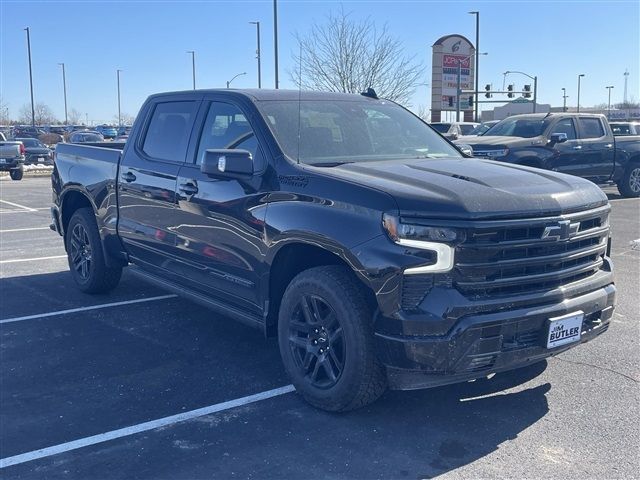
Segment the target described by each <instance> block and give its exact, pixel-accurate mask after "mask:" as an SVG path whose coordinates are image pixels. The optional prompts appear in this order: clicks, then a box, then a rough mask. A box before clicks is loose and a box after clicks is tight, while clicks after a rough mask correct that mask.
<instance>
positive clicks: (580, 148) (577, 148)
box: [573, 145, 582, 150]
mask: <svg viewBox="0 0 640 480" xmlns="http://www.w3.org/2000/svg"><path fill="white" fill-rule="evenodd" d="M573 149H574V150H582V145H576V146H575V147H573Z"/></svg>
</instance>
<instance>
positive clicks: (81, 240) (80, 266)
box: [69, 223, 93, 281]
mask: <svg viewBox="0 0 640 480" xmlns="http://www.w3.org/2000/svg"><path fill="white" fill-rule="evenodd" d="M69 253H70V254H71V262H72V264H73V268H74V269H75V270H76V272H77V273H78V275H79V276H80V278H81V279H82V280H84V281H88V280H89V275H90V274H91V262H92V261H93V260H92V255H91V243H90V241H89V234H88V233H87V230H86V229H85V228H84V225H82V224H81V223H77V224H75V225H74V226H73V230H72V231H71V239H70V242H69Z"/></svg>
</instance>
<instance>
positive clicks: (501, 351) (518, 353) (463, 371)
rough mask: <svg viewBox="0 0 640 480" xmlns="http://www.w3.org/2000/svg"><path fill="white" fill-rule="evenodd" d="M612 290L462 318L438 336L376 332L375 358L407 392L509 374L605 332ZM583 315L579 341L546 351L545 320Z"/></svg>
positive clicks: (603, 288) (391, 381)
mask: <svg viewBox="0 0 640 480" xmlns="http://www.w3.org/2000/svg"><path fill="white" fill-rule="evenodd" d="M615 295H616V288H615V286H614V285H613V283H609V284H607V285H604V286H601V287H599V288H597V289H595V290H593V291H590V292H588V293H584V294H581V295H579V296H575V297H572V298H567V299H565V300H561V301H558V302H556V303H552V304H544V305H537V306H536V305H528V306H522V307H520V308H511V307H510V306H509V304H508V303H505V304H503V306H502V308H501V309H499V310H495V311H493V312H490V313H476V314H470V315H467V316H463V317H461V318H460V319H459V320H458V321H457V322H456V323H455V324H454V326H453V327H452V328H451V329H450V330H449V331H448V332H447V333H446V334H445V335H439V336H428V335H406V334H387V333H382V332H380V331H378V332H377V333H376V343H377V349H378V355H379V358H380V360H381V361H382V362H383V364H384V365H385V366H386V367H387V373H388V377H389V385H390V387H391V388H392V389H400V390H410V389H417V388H427V387H433V386H437V385H445V384H449V383H457V382H461V381H465V380H470V379H474V378H480V377H485V376H487V375H489V374H491V373H495V372H501V371H506V370H511V369H514V368H518V367H522V366H526V365H529V364H531V363H534V362H536V361H539V360H542V359H544V358H547V357H550V356H552V355H556V354H558V353H560V352H563V351H565V350H568V349H569V348H572V347H575V346H576V345H579V344H580V343H584V342H587V341H589V340H591V339H593V338H595V337H596V336H598V335H600V334H601V333H603V332H605V331H606V330H607V328H608V327H609V322H610V319H611V317H612V315H613V309H614V303H615ZM579 310H580V311H582V312H584V321H583V324H582V332H581V339H580V341H579V342H575V343H572V344H568V345H563V346H560V347H557V348H553V349H547V348H546V333H547V320H548V319H549V318H553V317H558V316H561V315H564V314H567V313H570V312H576V311H579Z"/></svg>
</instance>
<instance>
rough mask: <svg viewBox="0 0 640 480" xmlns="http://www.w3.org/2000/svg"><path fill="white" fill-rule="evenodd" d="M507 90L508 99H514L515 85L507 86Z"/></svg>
mask: <svg viewBox="0 0 640 480" xmlns="http://www.w3.org/2000/svg"><path fill="white" fill-rule="evenodd" d="M507 90H508V92H507V97H509V98H513V84H511V85H509V86H507Z"/></svg>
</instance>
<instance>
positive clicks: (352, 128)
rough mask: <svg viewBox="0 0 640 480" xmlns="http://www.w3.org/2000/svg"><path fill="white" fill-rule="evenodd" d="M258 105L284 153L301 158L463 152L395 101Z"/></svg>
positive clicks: (327, 160) (344, 159) (319, 160)
mask: <svg viewBox="0 0 640 480" xmlns="http://www.w3.org/2000/svg"><path fill="white" fill-rule="evenodd" d="M258 105H259V108H260V110H261V111H262V114H263V116H264V117H265V120H266V121H267V123H268V124H269V125H270V127H271V130H272V132H273V134H274V135H275V137H276V139H277V141H278V143H279V144H280V147H281V148H282V149H283V151H284V153H285V154H286V155H287V156H288V157H290V158H291V159H294V160H295V159H299V161H300V162H302V163H306V164H310V165H322V164H324V165H325V166H331V165H334V164H340V163H351V162H365V161H371V160H389V159H394V158H397V159H401V158H403V159H407V158H438V157H460V156H461V155H460V152H458V150H456V149H455V148H454V147H452V146H451V145H449V144H448V143H447V142H446V141H444V140H443V139H442V138H440V137H439V136H438V135H437V134H436V133H435V132H434V131H433V130H431V129H430V128H429V126H428V125H426V124H425V123H423V122H422V121H421V120H419V119H418V118H417V117H415V116H414V115H412V114H411V113H409V112H408V111H406V110H405V109H403V108H402V107H400V106H398V105H396V104H394V103H391V102H386V101H378V102H373V101H343V100H338V101H318V100H303V101H301V102H298V101H297V100H282V101H281V100H275V101H263V102H259V104H258ZM298 114H299V118H300V122H298ZM298 135H299V139H300V142H299V144H298Z"/></svg>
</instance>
